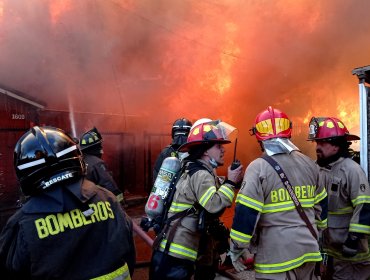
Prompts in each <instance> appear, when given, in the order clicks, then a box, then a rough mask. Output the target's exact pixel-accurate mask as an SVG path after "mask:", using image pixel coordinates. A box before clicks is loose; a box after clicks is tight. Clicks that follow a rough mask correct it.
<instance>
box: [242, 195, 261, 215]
mask: <svg viewBox="0 0 370 280" xmlns="http://www.w3.org/2000/svg"><path fill="white" fill-rule="evenodd" d="M235 203H240V204H243V205H244V206H246V207H249V208H252V209H254V210H257V211H258V212H261V211H262V208H263V203H262V202H260V201H257V200H255V199H253V198H250V197H248V196H246V195H244V194H241V193H239V194H238V195H237V197H236V201H235Z"/></svg>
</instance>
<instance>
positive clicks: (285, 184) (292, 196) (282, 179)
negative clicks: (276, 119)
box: [262, 155, 317, 239]
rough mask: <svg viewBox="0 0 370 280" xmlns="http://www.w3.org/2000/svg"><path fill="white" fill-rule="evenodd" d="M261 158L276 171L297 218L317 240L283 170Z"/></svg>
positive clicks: (267, 159) (268, 160) (271, 160)
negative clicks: (297, 215) (300, 219)
mask: <svg viewBox="0 0 370 280" xmlns="http://www.w3.org/2000/svg"><path fill="white" fill-rule="evenodd" d="M262 158H263V159H264V160H266V161H267V162H268V163H269V164H270V165H271V166H272V167H273V168H274V170H275V171H276V173H277V174H278V175H279V177H280V179H281V181H282V182H283V184H284V186H285V187H286V188H287V190H288V193H289V195H290V196H291V198H292V201H293V203H294V206H295V207H296V209H297V211H298V214H299V216H300V217H301V218H302V220H303V221H304V222H305V223H306V225H307V227H308V229H309V230H310V232H311V234H312V235H313V237H315V239H317V234H316V231H315V230H314V228H313V226H312V224H311V223H310V221H309V219H308V217H307V215H306V213H305V212H304V210H303V208H302V205H301V203H300V202H299V200H298V198H297V196H296V195H295V193H294V191H293V188H292V185H291V184H290V182H289V179H288V177H287V176H286V175H285V173H284V171H283V169H282V168H281V166H280V165H279V164H278V163H277V162H276V161H275V160H274V159H273V158H272V157H270V156H268V155H263V156H262Z"/></svg>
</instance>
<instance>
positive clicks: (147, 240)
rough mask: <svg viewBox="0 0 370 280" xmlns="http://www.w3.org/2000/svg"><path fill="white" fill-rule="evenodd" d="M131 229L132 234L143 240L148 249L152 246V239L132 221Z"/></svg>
mask: <svg viewBox="0 0 370 280" xmlns="http://www.w3.org/2000/svg"><path fill="white" fill-rule="evenodd" d="M132 229H133V230H134V232H135V233H136V234H137V235H138V236H139V237H140V238H141V239H143V240H144V242H145V243H146V244H148V245H149V246H150V247H152V246H153V239H152V238H151V237H150V236H149V235H148V234H147V233H146V232H145V231H143V230H142V229H141V227H139V226H138V225H137V224H136V223H135V222H134V221H132Z"/></svg>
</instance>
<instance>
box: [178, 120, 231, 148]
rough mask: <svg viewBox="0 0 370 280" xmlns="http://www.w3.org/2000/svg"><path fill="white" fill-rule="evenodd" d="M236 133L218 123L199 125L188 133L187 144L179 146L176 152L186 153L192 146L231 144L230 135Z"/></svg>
mask: <svg viewBox="0 0 370 280" xmlns="http://www.w3.org/2000/svg"><path fill="white" fill-rule="evenodd" d="M233 132H236V128H235V127H233V126H231V125H229V124H227V123H225V122H220V121H211V122H205V123H200V124H198V125H196V126H194V127H193V129H192V130H191V131H190V133H189V136H188V139H187V142H186V143H185V144H183V145H181V146H180V148H179V149H178V151H180V152H188V151H189V149H191V148H192V147H194V146H197V145H203V144H209V143H214V144H216V143H219V144H229V143H231V141H232V139H231V135H232V134H233V135H234V133H233Z"/></svg>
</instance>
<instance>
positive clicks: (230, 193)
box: [218, 185, 234, 202]
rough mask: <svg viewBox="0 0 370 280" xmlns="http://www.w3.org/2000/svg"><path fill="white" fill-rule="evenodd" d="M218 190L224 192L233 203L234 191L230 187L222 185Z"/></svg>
mask: <svg viewBox="0 0 370 280" xmlns="http://www.w3.org/2000/svg"><path fill="white" fill-rule="evenodd" d="M218 190H219V191H220V192H222V193H223V194H224V195H225V196H226V197H227V198H228V199H229V200H230V202H233V199H234V191H233V190H231V189H230V188H229V187H227V186H225V185H222V186H221V187H220V188H219V189H218Z"/></svg>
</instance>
